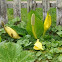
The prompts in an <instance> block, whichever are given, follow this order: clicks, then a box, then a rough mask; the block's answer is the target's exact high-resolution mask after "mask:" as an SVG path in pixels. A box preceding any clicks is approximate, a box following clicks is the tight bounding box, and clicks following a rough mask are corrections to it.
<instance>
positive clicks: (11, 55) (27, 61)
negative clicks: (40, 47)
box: [0, 42, 36, 62]
mask: <svg viewBox="0 0 62 62" xmlns="http://www.w3.org/2000/svg"><path fill="white" fill-rule="evenodd" d="M35 59H36V57H35V56H34V53H33V52H29V51H23V50H22V47H21V46H20V45H19V44H16V43H13V42H8V43H3V42H1V43H0V62H34V60H35Z"/></svg>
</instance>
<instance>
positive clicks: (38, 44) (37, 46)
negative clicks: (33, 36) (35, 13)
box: [33, 39, 43, 50]
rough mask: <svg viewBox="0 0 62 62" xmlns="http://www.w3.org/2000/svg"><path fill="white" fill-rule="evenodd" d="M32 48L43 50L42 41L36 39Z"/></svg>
mask: <svg viewBox="0 0 62 62" xmlns="http://www.w3.org/2000/svg"><path fill="white" fill-rule="evenodd" d="M33 49H35V50H43V47H42V43H41V42H39V39H37V41H36V43H35V44H34V47H33Z"/></svg>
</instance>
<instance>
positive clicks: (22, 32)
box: [12, 26, 27, 35]
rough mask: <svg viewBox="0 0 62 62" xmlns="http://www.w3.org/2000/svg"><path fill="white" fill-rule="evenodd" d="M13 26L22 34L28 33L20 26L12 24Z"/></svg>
mask: <svg viewBox="0 0 62 62" xmlns="http://www.w3.org/2000/svg"><path fill="white" fill-rule="evenodd" d="M12 28H13V29H14V30H15V31H16V32H17V33H18V34H20V35H26V34H27V31H26V30H25V29H23V28H20V27H18V26H12Z"/></svg>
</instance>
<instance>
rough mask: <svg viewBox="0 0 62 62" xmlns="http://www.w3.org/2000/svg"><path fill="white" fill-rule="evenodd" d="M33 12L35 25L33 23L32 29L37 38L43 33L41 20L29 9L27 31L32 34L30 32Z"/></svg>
mask: <svg viewBox="0 0 62 62" xmlns="http://www.w3.org/2000/svg"><path fill="white" fill-rule="evenodd" d="M33 13H34V14H35V25H34V29H35V33H36V35H37V38H40V37H41V35H42V34H43V29H44V28H43V22H42V21H41V18H40V17H39V15H38V13H37V12H36V11H33V10H31V11H30V12H29V13H28V22H27V27H26V29H27V32H28V33H29V34H30V35H32V36H33V33H32V26H31V16H32V14H33Z"/></svg>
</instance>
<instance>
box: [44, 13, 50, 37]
mask: <svg viewBox="0 0 62 62" xmlns="http://www.w3.org/2000/svg"><path fill="white" fill-rule="evenodd" d="M50 26H51V16H50V15H49V13H48V12H47V16H46V19H45V21H44V33H43V36H44V35H45V33H46V31H47V30H48V29H49V28H50Z"/></svg>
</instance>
